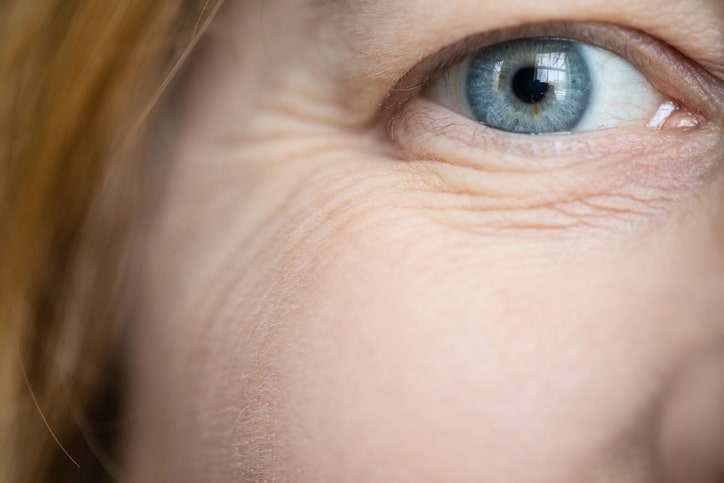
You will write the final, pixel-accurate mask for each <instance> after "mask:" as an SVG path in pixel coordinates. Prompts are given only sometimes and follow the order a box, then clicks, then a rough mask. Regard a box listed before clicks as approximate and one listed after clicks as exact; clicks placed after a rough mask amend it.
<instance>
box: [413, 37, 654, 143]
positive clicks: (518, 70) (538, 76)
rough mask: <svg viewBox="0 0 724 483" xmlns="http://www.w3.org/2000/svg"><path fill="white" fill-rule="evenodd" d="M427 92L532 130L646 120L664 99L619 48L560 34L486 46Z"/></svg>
mask: <svg viewBox="0 0 724 483" xmlns="http://www.w3.org/2000/svg"><path fill="white" fill-rule="evenodd" d="M423 95H424V96H426V97H427V98H429V99H430V100H432V101H435V102H436V103H438V104H441V105H442V106H444V107H446V108H448V109H450V110H452V111H454V112H456V113H458V114H461V115H464V116H467V117H470V118H472V119H474V120H475V121H477V122H479V123H481V124H484V125H486V126H489V127H491V128H494V129H499V130H502V131H509V132H516V133H526V134H550V133H568V132H581V131H592V130H596V129H604V128H612V127H621V126H629V125H631V126H635V125H638V126H644V125H645V124H646V122H647V120H649V119H651V117H652V116H653V115H654V114H655V113H656V110H657V108H658V107H659V106H660V105H661V103H662V101H664V100H665V98H664V97H663V96H662V95H661V94H660V93H659V92H658V91H656V90H655V89H654V88H653V87H652V86H651V84H650V83H649V82H648V81H647V80H646V79H645V78H644V76H643V75H642V74H641V73H640V72H639V71H638V70H637V69H636V68H635V67H633V66H632V65H631V64H630V63H629V62H627V61H626V60H624V59H623V58H621V57H620V56H618V55H616V54H614V53H612V52H609V51H607V50H605V49H602V48H599V47H594V46H592V45H589V44H586V43H583V42H579V41H575V40H571V39H567V38H559V37H533V38H522V39H517V40H511V41H507V42H502V43H497V44H494V45H490V46H487V47H483V48H481V49H479V50H477V51H476V52H474V53H473V54H472V55H470V56H468V57H466V58H465V59H463V60H462V61H461V62H459V63H457V64H455V65H453V66H451V67H448V68H447V69H444V70H443V72H442V73H441V75H439V76H438V77H437V78H436V79H435V80H433V81H431V82H430V84H429V85H428V87H427V88H426V90H425V92H424V93H423Z"/></svg>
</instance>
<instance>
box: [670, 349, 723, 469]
mask: <svg viewBox="0 0 724 483" xmlns="http://www.w3.org/2000/svg"><path fill="white" fill-rule="evenodd" d="M658 443H659V456H660V457H661V459H662V462H663V465H664V467H665V468H666V470H667V473H668V475H669V478H670V480H671V481H672V482H675V483H724V342H719V343H717V344H712V345H711V346H709V347H707V348H705V349H703V350H701V351H698V352H697V353H695V354H692V355H691V356H690V357H689V358H687V360H686V361H685V363H684V364H683V366H682V367H681V369H680V370H679V371H677V373H676V375H675V377H674V379H673V382H672V384H671V386H670V388H669V391H668V392H667V394H666V396H665V398H664V403H663V406H662V412H661V420H660V426H659V441H658Z"/></svg>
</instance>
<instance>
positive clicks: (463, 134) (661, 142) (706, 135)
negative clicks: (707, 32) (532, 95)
mask: <svg viewBox="0 0 724 483" xmlns="http://www.w3.org/2000/svg"><path fill="white" fill-rule="evenodd" d="M389 129H390V136H391V137H392V139H393V140H394V142H395V144H396V145H397V146H399V149H400V150H401V151H402V152H401V156H403V157H404V158H407V159H412V160H434V161H436V162H437V163H440V164H442V165H445V164H449V165H454V166H458V167H460V166H462V167H468V168H471V169H472V170H474V171H475V172H480V173H486V172H488V173H493V172H521V173H529V174H530V175H531V176H533V175H543V174H545V173H553V172H559V173H560V172H563V171H567V172H568V174H569V175H570V176H568V177H569V178H571V182H573V183H582V182H585V180H583V179H581V178H580V177H577V176H576V175H575V174H576V173H579V172H580V173H583V172H588V173H589V174H590V175H591V176H592V178H591V181H595V182H601V183H604V184H606V185H608V186H614V185H620V184H622V183H624V184H625V183H643V184H652V185H658V186H660V187H661V188H662V189H666V190H674V191H676V192H682V190H688V189H693V188H694V187H695V186H697V185H700V184H701V183H703V182H706V181H707V180H708V179H710V178H711V174H712V173H714V172H716V170H717V167H718V166H719V164H720V163H721V160H720V159H719V158H720V156H718V155H717V153H720V152H721V149H722V143H721V141H720V139H721V137H720V136H719V129H718V128H717V127H716V126H712V125H709V126H704V127H701V128H699V129H695V130H682V131H677V130H671V131H666V130H662V131H657V130H653V129H650V128H647V127H640V128H630V127H627V128H614V129H607V130H601V131H591V132H586V133H579V134H573V135H565V134H564V135H549V136H529V135H525V134H512V133H507V132H502V131H496V130H492V129H489V128H486V127H484V126H480V125H477V124H476V123H473V122H471V121H470V120H468V119H465V118H464V117H462V116H460V115H457V114H455V113H453V112H451V111H449V110H447V109H445V108H444V107H442V106H439V105H437V104H436V103H434V102H432V101H427V100H425V99H418V100H415V101H414V102H412V103H410V104H409V105H408V107H407V108H405V110H404V111H403V112H402V113H400V114H399V115H398V116H396V118H395V119H394V120H393V121H392V122H391V124H390V125H389Z"/></svg>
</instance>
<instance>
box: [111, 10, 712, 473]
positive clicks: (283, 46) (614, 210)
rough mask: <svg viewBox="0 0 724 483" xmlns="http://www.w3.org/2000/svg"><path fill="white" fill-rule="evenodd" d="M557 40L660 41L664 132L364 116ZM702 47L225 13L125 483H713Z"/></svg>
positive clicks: (168, 217)
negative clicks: (519, 40)
mask: <svg viewBox="0 0 724 483" xmlns="http://www.w3.org/2000/svg"><path fill="white" fill-rule="evenodd" d="M262 3H263V4H262ZM553 21H555V22H571V23H575V22H583V21H585V22H589V23H592V24H614V25H618V26H620V27H625V28H630V29H636V30H638V31H641V32H643V33H644V34H646V35H647V36H651V37H655V38H658V39H660V40H661V41H663V42H664V43H665V44H666V45H667V47H666V49H669V50H654V51H648V54H647V55H650V56H651V58H650V59H648V60H646V61H645V62H643V63H644V64H646V65H648V66H649V67H647V69H648V71H647V72H645V74H646V79H647V80H648V81H649V82H650V83H651V84H652V86H653V88H655V89H656V90H658V91H660V92H661V95H662V99H669V100H675V101H676V103H677V106H679V107H680V109H679V111H677V114H676V116H677V117H676V118H672V120H671V122H670V123H669V124H667V125H664V126H663V127H661V129H654V128H651V127H646V123H647V121H648V119H641V124H640V126H633V127H631V126H627V127H620V128H610V129H605V130H601V131H594V132H588V133H578V134H570V135H560V136H553V137H550V136H526V135H520V134H518V135H511V134H509V133H503V132H500V131H493V130H491V129H489V128H487V127H484V126H480V125H477V124H476V123H474V122H473V121H472V120H469V119H465V118H464V117H463V116H460V115H459V114H456V113H453V112H451V111H449V110H446V109H445V108H443V107H441V106H439V105H438V104H436V103H435V102H434V101H432V100H430V99H426V98H425V95H424V92H418V93H415V94H414V95H411V96H408V98H406V99H405V100H404V102H402V101H401V102H400V103H399V105H396V107H395V109H398V112H396V114H395V113H393V114H392V115H389V116H388V114H387V111H385V113H382V114H380V109H381V108H380V106H381V105H384V104H385V99H386V95H387V93H388V92H389V91H390V90H391V89H392V88H393V87H394V86H395V85H396V84H397V82H398V81H399V80H400V78H402V77H403V76H405V74H406V73H407V72H409V71H410V70H411V69H413V68H414V67H415V65H417V64H418V63H419V62H420V61H422V60H423V59H425V58H426V57H428V56H430V55H433V54H435V53H436V52H438V51H440V50H441V49H444V48H446V47H449V46H450V45H453V44H455V43H456V42H458V41H460V40H462V39H464V38H466V37H470V36H472V35H476V34H480V33H483V32H488V31H493V30H498V29H506V28H514V27H515V26H517V25H521V24H544V23H546V22H553ZM605 41H606V40H605V39H602V40H601V42H605ZM723 44H724V4H722V3H721V2H720V1H719V0H685V1H675V0H664V1H662V0H600V1H599V0H594V1H590V2H578V1H573V0H555V1H548V2H533V1H530V0H508V1H505V2H488V1H480V0H448V1H445V2H439V1H437V0H378V1H346V2H342V1H329V2H311V1H301V0H294V1H292V0H268V1H266V2H251V1H250V2H238V3H234V2H230V4H229V5H227V6H226V7H224V10H222V15H221V16H220V17H219V18H218V19H217V22H216V24H215V25H214V26H212V29H211V31H210V33H209V40H208V41H207V42H206V44H205V45H204V47H203V50H202V51H201V53H200V55H199V60H198V61H197V62H196V63H195V64H194V65H193V66H192V67H191V69H190V73H189V76H190V81H189V87H188V90H187V91H186V92H185V95H184V99H185V101H186V104H185V106H184V108H183V110H182V112H183V115H182V116H180V117H179V119H177V121H178V134H177V135H176V136H175V137H174V141H173V144H174V146H173V149H172V150H171V154H170V155H169V156H168V158H169V159H168V160H164V163H165V167H164V168H162V170H161V171H162V176H160V177H159V178H160V180H159V190H158V191H159V193H161V194H160V195H159V197H158V204H157V206H155V207H154V208H153V210H151V211H152V213H151V214H150V215H149V218H150V220H149V221H150V224H151V226H152V228H151V230H150V234H149V237H148V241H147V242H146V245H145V246H146V250H145V254H144V255H142V257H143V263H142V265H143V269H142V270H141V271H140V274H139V287H142V289H143V290H141V292H142V293H143V295H142V299H141V300H140V302H139V318H138V321H137V323H136V324H134V326H133V327H132V331H131V338H130V342H129V346H130V349H129V350H130V351H132V352H131V353H132V357H131V358H130V359H131V364H132V366H131V374H132V375H133V376H132V378H131V393H132V397H131V401H130V403H131V408H132V409H131V411H132V414H133V415H134V418H133V423H132V424H131V430H130V431H129V434H128V436H127V441H126V447H127V448H130V449H129V450H128V451H127V452H126V453H127V455H126V458H125V459H126V463H127V469H128V473H129V479H130V480H131V481H140V482H157V481H174V482H178V481H194V482H195V481H213V482H217V481H219V482H223V481H295V482H370V483H373V482H410V483H412V482H494V483H497V482H516V483H568V482H570V483H586V482H616V483H627V482H637V483H639V482H640V483H644V482H646V483H648V482H652V483H654V482H656V483H658V482H668V481H670V482H672V483H676V482H682V483H710V482H711V483H714V482H717V481H721V478H723V477H724V463H722V461H724V442H723V441H722V435H724V409H722V408H724V394H722V393H724V390H723V389H722V386H723V385H724V384H722V383H721V381H724V362H722V360H724V342H723V341H724V172H723V171H722V170H723V168H724V167H723V166H722V163H723V162H724V155H723V150H724V145H723V144H722V134H721V132H722V129H724V103H722V102H721V100H722V93H723V92H724V48H723V47H722V46H723ZM674 50H677V51H679V52H681V53H682V54H683V57H671V56H669V57H666V56H663V55H659V54H661V53H662V52H673V51H674ZM617 54H619V55H622V56H624V55H625V53H624V52H617ZM657 56H658V57H657ZM692 64H696V67H693V69H694V70H691V69H692V67H691V65H692ZM684 65H686V66H689V67H682V66H684ZM687 69H688V70H687ZM693 72H698V73H703V74H701V75H694V74H692V73H693ZM696 79H698V81H697V82H696V83H695V80H696ZM653 114H654V113H653V112H652V113H651V115H653ZM677 119H679V120H680V119H693V120H695V121H696V126H694V127H692V125H691V123H686V122H685V123H677V122H675V121H676V120H677ZM702 354H705V356H703V355H702ZM682 388H685V389H682ZM692 394H695V395H696V396H695V397H690V395H692ZM692 408H695V409H692ZM692 415H696V417H695V418H694V417H693V416H692ZM690 420H691V421H692V422H691V423H689V421H690ZM707 455H709V456H707ZM717 478H719V479H717Z"/></svg>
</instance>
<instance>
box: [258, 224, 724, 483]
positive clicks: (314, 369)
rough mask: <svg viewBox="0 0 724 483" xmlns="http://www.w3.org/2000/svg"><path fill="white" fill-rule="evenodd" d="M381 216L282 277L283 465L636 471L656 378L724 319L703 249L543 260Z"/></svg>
mask: <svg viewBox="0 0 724 483" xmlns="http://www.w3.org/2000/svg"><path fill="white" fill-rule="evenodd" d="M393 212H394V210H385V215H384V216H381V215H380V216H376V215H375V213H376V212H375V211H374V210H372V211H371V212H366V214H365V216H363V217H361V218H359V219H355V220H352V221H349V220H347V222H345V224H343V225H342V226H343V228H342V229H340V230H339V231H338V232H337V233H336V234H335V235H334V236H333V237H331V238H330V239H329V240H328V243H327V246H325V249H324V256H323V257H321V258H318V260H320V262H319V263H318V264H317V265H316V269H315V270H314V276H313V277H310V278H308V279H307V280H306V282H307V283H306V284H304V285H297V286H295V287H294V288H293V289H292V291H293V292H294V293H295V298H296V299H297V303H296V305H295V306H296V307H297V308H298V311H297V312H296V313H295V314H294V318H293V319H289V320H287V321H286V322H285V324H288V325H287V327H286V329H285V333H286V336H287V337H289V341H290V343H289V345H288V346H286V348H285V351H284V354H283V356H282V359H283V360H284V361H285V362H284V364H285V367H286V368H285V371H286V372H287V374H288V375H289V378H288V380H287V382H286V384H287V385H286V387H285V390H284V395H283V397H282V399H283V400H285V401H286V403H285V404H284V405H283V407H282V409H281V412H282V414H283V418H284V420H285V421H286V423H285V429H284V432H283V435H282V436H281V439H280V444H281V445H282V446H284V447H285V448H286V450H287V451H288V453H287V457H288V458H289V465H290V467H291V468H295V469H296V470H297V471H299V472H300V474H302V475H304V477H305V478H306V479H305V480H304V481H401V482H407V481H409V482H417V481H480V480H487V481H505V480H506V479H509V478H512V476H511V475H515V478H514V479H515V481H520V482H528V481H530V482H533V481H535V482H539V481H560V482H564V481H565V482H567V481H571V482H573V481H589V480H590V481H596V480H594V479H593V478H594V476H593V475H594V474H598V473H597V469H600V468H606V473H607V474H610V473H611V472H615V471H620V472H621V475H624V474H625V475H627V476H628V477H632V475H634V476H633V477H634V478H636V476H635V475H637V474H638V475H640V478H639V479H635V480H634V481H647V480H644V478H646V477H647V476H645V475H650V474H651V473H652V472H653V471H654V470H653V465H654V461H655V459H656V456H655V455H654V454H653V453H654V452H655V451H656V449H655V441H654V439H655V438H654V436H653V433H654V432H655V426H656V425H657V422H656V402H655V401H656V398H657V397H658V396H659V395H660V392H661V391H662V387H663V383H664V382H663V381H664V380H665V379H666V377H667V375H668V374H669V373H670V372H671V371H672V370H673V368H674V367H675V366H676V363H677V361H678V360H679V359H680V356H681V355H682V354H683V353H685V352H686V351H688V350H690V348H691V346H692V345H696V344H698V343H699V342H700V341H702V340H706V338H707V337H709V335H710V334H711V333H712V332H713V331H717V330H719V331H720V330H721V317H720V316H719V315H718V314H720V313H721V310H722V309H723V308H724V306H723V305H722V301H721V300H720V296H719V295H720V294H721V293H722V284H721V280H720V278H721V277H720V272H719V271H718V270H717V269H706V268H704V266H705V265H706V264H712V263H714V265H713V266H714V267H716V266H721V259H720V258H715V259H712V256H714V257H718V255H712V254H715V253H717V252H716V251H715V250H714V249H713V247H712V246H701V247H698V248H699V249H702V250H703V251H701V252H699V251H697V254H696V255H691V256H682V257H679V258H677V259H673V260H672V259H671V257H669V256H668V254H670V253H684V249H685V248H687V247H688V248H690V249H693V245H694V244H692V243H690V242H681V240H679V239H678V238H677V237H676V236H675V235H674V233H676V232H677V230H678V229H680V228H681V227H677V229H676V230H673V231H672V233H668V234H667V233H664V232H663V231H662V232H659V233H657V236H656V237H653V238H651V240H650V241H648V242H642V243H641V246H640V247H639V248H637V249H636V250H635V251H633V252H629V253H628V254H627V255H623V254H622V253H621V252H617V253H616V255H611V254H607V253H602V252H597V253H588V254H587V255H586V256H583V257H578V259H577V260H576V261H575V262H573V261H571V260H568V261H567V262H564V261H563V260H562V259H561V260H560V261H556V262H553V261H542V260H541V257H543V256H544V254H545V250H543V251H541V249H540V248H535V246H529V247H528V248H526V249H521V248H520V247H518V248H510V247H508V248H501V247H500V246H497V247H495V246H493V244H491V243H488V242H486V241H485V240H483V239H480V238H479V237H474V236H468V235H462V236H459V235H456V234H454V233H451V232H450V231H445V230H442V229H440V228H431V227H430V225H425V223H424V222H423V221H422V220H415V219H414V218H413V217H410V216H409V213H408V215H407V216H400V217H396V216H394V215H393ZM370 218H371V219H374V220H375V221H374V222H373V223H372V222H370ZM426 226H427V227H426ZM690 228H691V227H690ZM522 245H525V244H522ZM310 250H312V251H314V249H313V248H310ZM702 254H709V255H708V256H703V258H702V259H700V260H699V258H700V256H701V255H702ZM549 255H550V254H549ZM304 258H306V255H304V256H302V259H304ZM574 258H575V257H574ZM295 263H303V262H300V261H299V260H297V261H294V260H293V259H292V260H291V265H292V266H293V265H294V264H295ZM710 266H711V265H710ZM693 267H696V268H693ZM692 270H693V271H692ZM307 273H308V271H307ZM705 280H706V282H705ZM703 286H705V287H707V288H702V287H703ZM269 305H270V306H274V305H275V302H273V301H272V302H271V303H270V304H269Z"/></svg>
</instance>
